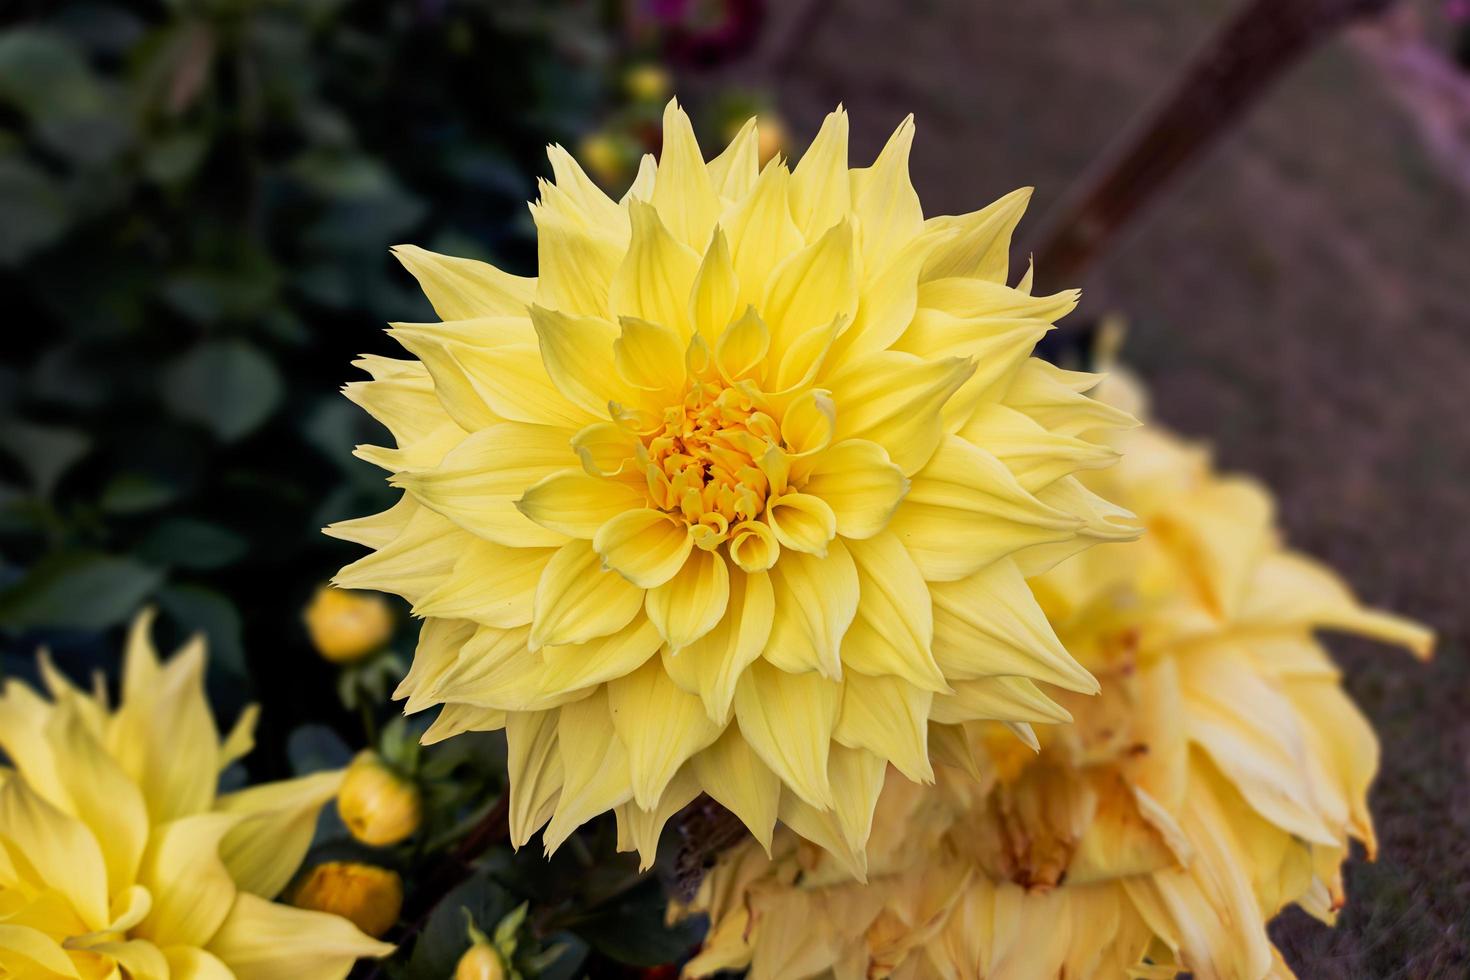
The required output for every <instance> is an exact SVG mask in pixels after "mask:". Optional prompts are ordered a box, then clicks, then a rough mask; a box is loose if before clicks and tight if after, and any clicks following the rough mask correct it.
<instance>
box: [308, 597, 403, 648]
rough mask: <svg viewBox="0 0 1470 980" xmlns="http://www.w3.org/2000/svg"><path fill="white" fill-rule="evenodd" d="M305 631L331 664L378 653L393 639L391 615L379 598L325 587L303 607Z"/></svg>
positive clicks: (313, 644)
mask: <svg viewBox="0 0 1470 980" xmlns="http://www.w3.org/2000/svg"><path fill="white" fill-rule="evenodd" d="M305 620H306V631H307V633H308V634H310V636H311V643H312V646H314V647H316V649H317V652H318V653H320V654H321V655H322V656H323V657H325V658H326V659H327V660H330V661H332V662H333V663H348V662H350V661H353V660H358V659H361V658H362V657H365V656H367V655H368V654H370V653H373V652H374V651H376V650H381V649H382V648H383V646H384V644H386V643H387V642H388V640H389V639H390V638H391V637H392V636H393V611H392V610H391V609H389V608H388V604H387V603H386V602H384V601H383V597H382V596H380V595H374V594H372V593H364V592H349V591H348V590H346V589H337V588H333V587H332V586H330V585H324V586H322V587H321V588H320V589H317V591H316V595H314V596H312V599H311V603H310V604H309V605H308V606H307V607H306V615H305Z"/></svg>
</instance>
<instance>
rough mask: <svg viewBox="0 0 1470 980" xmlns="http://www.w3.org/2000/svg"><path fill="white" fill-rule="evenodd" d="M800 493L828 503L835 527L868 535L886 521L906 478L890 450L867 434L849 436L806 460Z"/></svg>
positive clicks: (856, 535) (850, 536) (851, 534)
mask: <svg viewBox="0 0 1470 980" xmlns="http://www.w3.org/2000/svg"><path fill="white" fill-rule="evenodd" d="M809 466H810V468H809V470H808V473H807V478H806V483H805V484H804V485H803V486H802V491H803V492H804V493H807V494H810V495H812V496H815V497H820V498H821V499H822V500H823V501H825V502H826V504H827V506H828V507H830V508H832V513H833V515H834V516H835V517H836V519H837V533H838V534H840V535H842V536H843V537H844V538H848V539H854V538H871V537H872V536H873V535H875V534H877V533H878V532H879V531H881V530H883V528H884V527H886V526H887V525H888V521H889V519H890V518H891V517H892V516H893V512H894V510H895V509H897V507H898V504H899V501H901V500H902V499H903V496H904V494H905V493H907V492H908V488H909V481H908V478H907V477H905V476H904V475H903V471H902V470H900V469H899V468H898V467H897V466H895V465H893V463H892V461H891V460H890V459H889V458H888V451H887V450H885V449H884V448H883V447H882V446H880V445H878V444H877V443H876V442H869V441H868V440H866V439H847V440H844V441H842V442H839V443H837V444H836V445H834V446H831V447H829V448H827V449H825V450H823V451H822V452H821V453H819V454H818V455H817V456H816V457H815V458H814V459H813V460H812V461H811V463H810V464H809Z"/></svg>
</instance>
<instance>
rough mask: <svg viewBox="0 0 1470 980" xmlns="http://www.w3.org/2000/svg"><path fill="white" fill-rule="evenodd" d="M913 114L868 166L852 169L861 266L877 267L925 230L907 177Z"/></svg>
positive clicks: (914, 194) (912, 140)
mask: <svg viewBox="0 0 1470 980" xmlns="http://www.w3.org/2000/svg"><path fill="white" fill-rule="evenodd" d="M913 143H914V117H913V116H909V117H908V118H907V119H905V120H904V121H903V122H901V123H899V125H898V129H896V130H894V132H893V135H892V136H890V137H889V138H888V142H887V144H885V145H884V147H883V150H882V152H881V153H879V154H878V159H877V160H875V161H873V165H872V166H871V167H867V168H864V169H861V170H853V171H852V210H853V214H854V215H856V216H857V219H858V226H859V228H860V229H861V230H862V236H861V237H862V254H863V266H864V268H867V269H873V270H878V269H882V268H883V267H884V266H886V265H887V264H888V263H889V262H890V261H892V259H893V256H894V255H895V254H896V253H897V252H898V251H899V250H900V249H901V248H903V246H904V245H906V244H908V242H909V241H910V240H911V239H913V238H914V237H916V236H917V235H918V234H919V233H920V232H921V231H923V229H924V210H923V208H922V207H920V205H919V195H918V192H916V191H915V190H914V185H913V183H912V182H911V181H910V180H909V150H910V149H911V148H912V146H913Z"/></svg>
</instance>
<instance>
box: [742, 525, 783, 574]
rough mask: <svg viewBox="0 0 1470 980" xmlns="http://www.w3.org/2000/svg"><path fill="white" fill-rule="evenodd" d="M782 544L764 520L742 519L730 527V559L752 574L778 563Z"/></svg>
mask: <svg viewBox="0 0 1470 980" xmlns="http://www.w3.org/2000/svg"><path fill="white" fill-rule="evenodd" d="M780 555H781V545H780V543H778V542H777V541H776V535H775V534H774V533H772V531H771V529H770V527H769V526H768V525H766V524H765V523H764V522H763V521H741V522H740V523H739V524H736V525H735V526H734V527H733V528H731V529H730V560H731V561H733V562H734V563H735V564H736V565H739V566H740V567H741V568H742V569H744V570H745V571H747V572H750V573H751V574H755V573H757V572H764V571H765V570H767V569H768V568H771V567H772V566H774V565H775V564H776V559H777V558H779V557H780Z"/></svg>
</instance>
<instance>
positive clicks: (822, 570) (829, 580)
mask: <svg viewBox="0 0 1470 980" xmlns="http://www.w3.org/2000/svg"><path fill="white" fill-rule="evenodd" d="M770 576H771V585H772V586H773V588H774V590H775V596H776V603H775V614H774V615H773V616H772V619H771V636H770V639H769V640H768V641H767V643H766V649H765V654H764V655H765V659H766V660H768V661H770V662H771V663H772V664H774V665H775V666H777V667H779V668H781V670H783V671H787V672H790V673H793V674H794V673H799V672H801V671H808V670H814V671H817V672H818V673H820V674H821V675H822V676H823V677H828V678H833V679H836V678H840V677H841V676H842V657H841V653H840V651H841V647H842V638H843V636H844V635H845V634H846V633H847V629H848V627H849V626H851V625H852V621H853V617H854V616H855V615H856V614H857V607H858V588H859V585H858V573H857V566H856V565H855V564H854V563H853V560H852V555H851V554H850V553H849V552H848V550H847V547H846V546H845V545H844V544H843V543H842V539H840V538H834V539H833V540H832V542H831V543H830V547H829V548H828V551H827V554H826V555H825V556H818V555H809V554H803V553H802V552H792V553H790V554H787V555H783V557H782V560H781V561H779V562H777V563H776V564H775V566H774V567H773V568H772V569H771V571H770Z"/></svg>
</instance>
